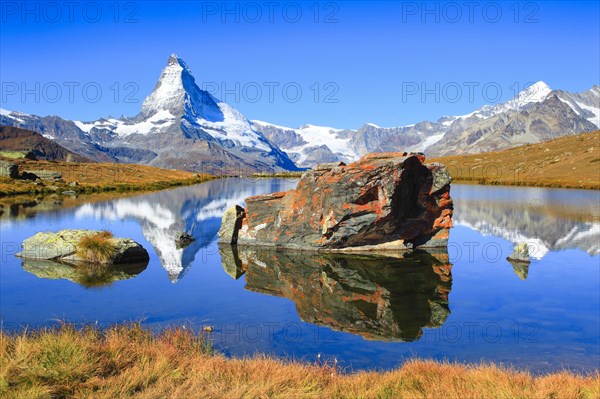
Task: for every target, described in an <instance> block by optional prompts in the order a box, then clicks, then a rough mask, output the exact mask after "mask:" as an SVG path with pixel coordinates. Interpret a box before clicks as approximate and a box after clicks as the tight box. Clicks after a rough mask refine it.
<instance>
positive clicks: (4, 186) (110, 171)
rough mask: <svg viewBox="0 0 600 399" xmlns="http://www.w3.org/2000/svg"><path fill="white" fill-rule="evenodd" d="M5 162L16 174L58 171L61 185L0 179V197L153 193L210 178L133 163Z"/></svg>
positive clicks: (209, 177) (20, 160) (25, 160)
mask: <svg viewBox="0 0 600 399" xmlns="http://www.w3.org/2000/svg"><path fill="white" fill-rule="evenodd" d="M7 160H8V161H10V162H13V163H16V164H18V165H19V171H20V172H23V171H24V170H41V169H45V170H53V171H57V172H61V174H62V178H63V180H64V183H55V182H44V185H43V186H37V185H35V184H33V182H32V181H30V180H19V179H9V178H0V196H2V195H18V194H28V193H29V194H34V193H47V192H55V191H56V188H58V191H66V190H73V191H76V192H84V193H92V192H100V191H130V190H156V189H163V188H168V187H175V186H181V185H188V184H195V183H199V182H202V181H205V180H209V179H212V178H214V176H211V175H206V174H201V175H198V174H194V173H192V172H186V171H182V170H170V169H161V168H156V167H154V166H146V165H136V164H115V163H82V162H56V161H32V160H28V159H18V160H15V159H10V160H9V159H7ZM71 182H77V184H78V186H76V187H70V186H69V185H68V183H71ZM53 187H54V188H53Z"/></svg>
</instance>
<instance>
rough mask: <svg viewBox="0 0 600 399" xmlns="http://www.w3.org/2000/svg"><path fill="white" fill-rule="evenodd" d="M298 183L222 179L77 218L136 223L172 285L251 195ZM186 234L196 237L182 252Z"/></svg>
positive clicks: (88, 209)
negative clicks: (231, 209)
mask: <svg viewBox="0 0 600 399" xmlns="http://www.w3.org/2000/svg"><path fill="white" fill-rule="evenodd" d="M293 184H294V182H292V181H289V180H288V181H286V180H266V179H264V180H263V179H246V180H244V179H219V180H214V181H210V182H206V183H203V184H200V185H196V186H190V187H181V188H176V189H172V190H165V191H160V192H157V193H152V194H147V195H141V196H136V197H130V198H122V199H116V200H113V201H109V202H103V203H94V204H86V205H83V206H82V207H80V208H79V209H78V210H77V211H76V216H77V217H89V216H93V217H95V218H97V219H105V220H124V219H128V220H135V221H138V222H139V223H140V225H141V226H142V232H143V234H144V237H145V238H146V240H148V242H149V243H150V244H152V246H153V247H154V250H155V251H156V254H157V255H158V258H159V259H160V262H161V263H162V266H163V267H164V268H165V270H166V271H167V272H168V273H169V278H170V279H171V281H172V282H177V281H178V280H179V279H180V278H182V277H183V276H184V275H185V273H186V271H187V270H188V268H189V267H190V265H191V264H192V262H193V261H194V259H195V257H196V254H198V253H199V252H200V251H202V250H203V249H206V248H208V247H209V246H210V245H211V243H212V242H213V241H214V239H215V237H216V235H217V232H218V230H219V227H220V225H221V217H222V215H223V212H225V210H226V209H227V208H228V207H230V206H231V205H234V204H242V203H243V202H244V199H245V198H246V197H249V196H252V195H257V194H262V193H265V192H271V191H280V190H287V189H288V188H290V186H291V185H293ZM182 232H185V233H188V234H189V235H191V236H192V237H193V238H194V241H192V243H191V244H190V245H189V246H187V247H185V248H182V247H181V246H178V245H177V243H176V240H177V238H178V237H179V236H180V234H181V233H182Z"/></svg>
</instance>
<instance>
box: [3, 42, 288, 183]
mask: <svg viewBox="0 0 600 399" xmlns="http://www.w3.org/2000/svg"><path fill="white" fill-rule="evenodd" d="M46 118H48V117H46ZM50 118H52V120H47V119H45V118H40V117H38V116H35V115H26V114H22V113H15V112H9V111H5V110H3V111H2V113H1V115H0V124H6V125H12V126H18V127H26V128H29V129H31V130H34V131H38V132H40V133H42V134H45V135H46V137H50V138H53V139H55V140H57V141H59V142H60V144H62V145H64V146H65V147H67V148H69V149H71V150H72V151H74V152H78V153H82V152H83V153H85V156H88V157H92V158H94V159H98V158H102V157H101V156H99V155H101V154H105V155H104V156H106V155H108V157H109V158H113V159H115V160H118V161H123V162H138V163H145V164H150V165H154V166H160V167H167V168H177V169H184V170H191V171H201V172H209V173H217V174H220V173H229V174H231V173H235V174H247V173H253V172H260V171H282V170H295V169H296V167H295V165H294V163H293V162H292V161H291V160H290V159H289V158H288V156H287V154H285V153H284V152H282V151H281V150H279V148H277V147H276V146H274V145H273V144H271V143H270V142H269V141H268V140H267V139H266V138H265V137H264V136H263V135H262V134H261V133H260V132H257V131H256V130H255V129H254V128H253V126H252V124H251V123H250V122H249V121H248V120H247V119H246V118H245V117H244V116H243V115H242V114H241V113H240V112H239V111H238V110H236V109H235V108H233V107H231V106H230V105H228V104H226V103H224V102H222V101H220V100H218V99H217V98H215V97H213V96H212V95H211V94H210V93H208V92H207V91H204V90H201V89H200V88H199V87H198V85H197V84H196V82H195V80H194V77H193V76H192V73H191V71H190V69H189V68H188V66H187V65H186V64H185V62H184V61H183V60H181V59H180V58H179V57H177V56H176V55H174V54H173V55H171V57H169V60H168V62H167V66H166V67H165V68H164V69H163V71H162V73H161V75H160V79H159V80H158V83H157V84H156V86H155V88H154V90H153V91H152V93H151V94H150V95H149V96H148V97H147V98H146V99H145V100H144V102H143V105H142V110H141V112H140V113H139V114H138V115H137V116H135V117H132V118H118V119H115V118H110V119H100V120H97V121H92V122H82V121H66V120H62V119H60V118H58V119H60V120H59V121H58V122H59V123H56V121H57V118H56V117H50ZM82 143H84V144H82ZM82 147H83V148H82ZM98 152H99V153H100V154H97V153H98ZM99 160H106V159H99Z"/></svg>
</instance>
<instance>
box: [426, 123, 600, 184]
mask: <svg viewBox="0 0 600 399" xmlns="http://www.w3.org/2000/svg"><path fill="white" fill-rule="evenodd" d="M428 162H441V163H443V164H445V165H446V166H447V167H448V169H449V170H450V174H451V175H452V178H453V180H454V181H455V182H466V183H477V184H502V185H517V186H539V187H565V188H586V189H600V130H597V131H595V132H591V133H582V134H579V135H576V136H567V137H561V138H559V139H555V140H551V141H547V142H544V143H540V144H528V145H523V146H520V147H516V148H512V149H510V150H503V151H494V152H486V153H482V154H473V155H460V156H447V157H440V158H433V159H430V160H428Z"/></svg>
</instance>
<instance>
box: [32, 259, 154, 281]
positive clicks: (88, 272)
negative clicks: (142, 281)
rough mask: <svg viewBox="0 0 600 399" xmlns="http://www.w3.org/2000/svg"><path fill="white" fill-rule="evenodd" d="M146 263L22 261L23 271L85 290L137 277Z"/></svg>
mask: <svg viewBox="0 0 600 399" xmlns="http://www.w3.org/2000/svg"><path fill="white" fill-rule="evenodd" d="M147 265H148V263H147V262H146V263H134V264H121V265H86V266H85V267H81V266H74V265H68V264H66V263H61V262H56V261H52V260H32V259H24V260H23V269H24V270H26V271H28V272H29V273H31V274H34V275H36V276H37V277H39V278H45V279H52V280H56V279H66V280H69V281H72V282H74V283H77V284H80V285H82V286H84V287H86V288H92V287H102V286H108V285H111V284H112V283H114V282H115V281H120V280H126V279H129V278H132V277H135V276H137V275H138V274H140V273H141V272H143V271H144V270H145V269H146V266H147Z"/></svg>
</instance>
